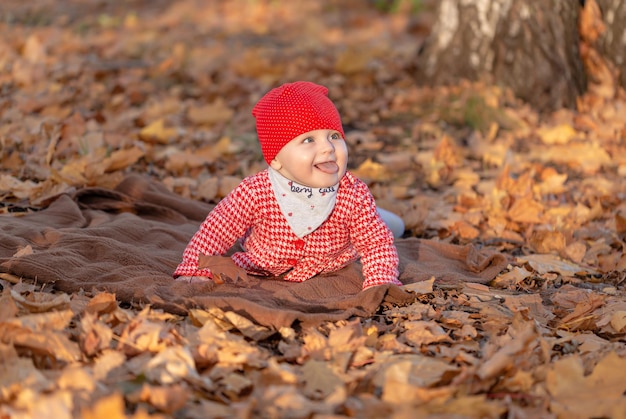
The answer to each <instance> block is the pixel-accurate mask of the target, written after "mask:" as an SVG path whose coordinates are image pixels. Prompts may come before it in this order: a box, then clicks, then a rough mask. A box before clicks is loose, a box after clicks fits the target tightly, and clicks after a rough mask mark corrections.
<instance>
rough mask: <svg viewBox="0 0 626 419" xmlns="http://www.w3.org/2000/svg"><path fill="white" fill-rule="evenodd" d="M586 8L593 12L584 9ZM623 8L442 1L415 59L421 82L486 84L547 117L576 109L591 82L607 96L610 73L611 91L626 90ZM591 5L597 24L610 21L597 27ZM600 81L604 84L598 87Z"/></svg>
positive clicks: (603, 1) (565, 0)
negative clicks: (587, 29)
mask: <svg viewBox="0 0 626 419" xmlns="http://www.w3.org/2000/svg"><path fill="white" fill-rule="evenodd" d="M583 3H592V5H591V6H590V5H585V9H582V8H581V5H582V4H583ZM622 3H623V2H622V1H621V0H598V4H597V5H596V2H595V0H587V1H586V2H584V1H574V0H441V2H440V3H439V7H438V11H437V17H436V18H437V21H436V23H435V25H434V26H433V30H432V32H431V34H430V35H429V37H428V39H427V41H426V42H425V44H424V46H423V47H422V49H421V50H420V53H419V55H418V60H417V74H416V76H417V78H418V81H419V82H423V83H429V84H451V83H455V82H457V81H458V80H459V79H469V80H486V81H487V82H490V83H495V84H499V85H503V86H506V87H509V88H511V89H512V91H513V92H514V93H515V94H516V96H517V97H519V98H521V99H523V100H525V101H526V102H528V103H530V104H531V105H533V106H534V107H536V108H538V109H539V110H545V111H550V110H555V109H558V108H561V107H569V108H573V107H575V106H576V103H577V98H578V97H579V96H581V95H582V94H583V93H584V92H585V90H586V88H587V85H588V81H589V80H590V79H591V82H595V83H596V84H597V85H602V87H603V88H602V89H598V91H601V92H602V95H603V96H606V95H610V90H611V89H610V88H607V87H606V86H607V78H609V74H611V75H612V77H613V79H614V83H613V85H614V86H613V87H614V88H615V87H616V86H617V85H619V84H621V85H622V86H626V71H620V68H624V61H625V57H624V54H625V51H626V35H624V33H625V32H624V22H625V20H626V16H625V15H626V6H624V5H623V4H622ZM592 6H595V7H596V8H597V9H598V10H599V16H598V19H600V23H603V22H605V23H603V24H601V25H600V26H598V25H597V22H596V21H594V20H593V17H594V15H593V14H592V13H591V12H590V11H589V8H590V7H592ZM584 13H586V14H585V15H584V16H583V14H584ZM583 18H587V21H588V26H591V27H593V28H594V30H597V31H598V36H597V37H596V39H594V40H592V41H591V40H586V39H585V36H584V35H585V34H581V32H580V30H581V25H580V23H581V22H582V20H583ZM585 53H586V54H587V56H586V60H585V57H584V55H585ZM581 55H582V56H581ZM607 57H610V60H607V59H606V58H607ZM590 66H591V67H595V68H596V71H595V72H594V70H593V69H590ZM598 71H600V72H599V73H598ZM595 77H599V78H600V79H601V80H599V81H598V80H595V81H594V80H593V78H595ZM613 94H615V92H613Z"/></svg>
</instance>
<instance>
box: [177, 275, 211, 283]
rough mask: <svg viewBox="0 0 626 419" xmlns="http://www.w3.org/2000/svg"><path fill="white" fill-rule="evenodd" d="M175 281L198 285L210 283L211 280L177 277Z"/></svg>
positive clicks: (198, 277)
mask: <svg viewBox="0 0 626 419" xmlns="http://www.w3.org/2000/svg"><path fill="white" fill-rule="evenodd" d="M175 281H180V282H188V283H190V284H199V283H202V282H209V281H211V278H207V277H206V276H179V277H177V278H176V279H175Z"/></svg>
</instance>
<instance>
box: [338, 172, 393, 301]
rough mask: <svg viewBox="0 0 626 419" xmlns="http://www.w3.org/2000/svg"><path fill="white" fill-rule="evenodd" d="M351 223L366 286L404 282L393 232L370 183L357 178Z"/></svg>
mask: <svg viewBox="0 0 626 419" xmlns="http://www.w3.org/2000/svg"><path fill="white" fill-rule="evenodd" d="M353 187H354V189H355V192H356V196H357V197H358V199H356V200H355V201H354V206H353V208H352V209H351V210H352V218H351V223H350V240H351V242H352V244H353V245H354V247H355V249H356V250H357V252H358V253H359V255H360V256H361V263H362V265H363V276H364V277H365V280H364V281H363V289H365V288H369V287H372V286H376V285H382V284H395V285H402V283H401V282H400V281H399V280H398V275H399V273H398V263H399V260H398V252H397V250H396V246H395V244H394V238H393V233H392V232H391V230H390V229H389V228H388V227H387V225H386V224H385V223H384V221H383V220H382V219H381V218H380V215H378V212H377V211H376V203H375V201H374V197H373V196H372V194H371V192H370V191H369V189H368V187H367V185H366V184H365V183H364V182H362V181H360V180H358V179H357V180H356V182H355V183H354V186H353Z"/></svg>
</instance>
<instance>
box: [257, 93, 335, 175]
mask: <svg viewBox="0 0 626 419" xmlns="http://www.w3.org/2000/svg"><path fill="white" fill-rule="evenodd" d="M252 115H254V117H255V118H256V130H257V135H258V137H259V143H261V151H262V152H263V157H265V161H266V162H267V164H270V163H271V162H272V160H274V157H276V155H277V154H278V152H279V151H280V150H281V149H282V148H283V147H284V146H285V144H287V143H288V142H289V141H291V140H293V139H294V138H296V137H297V136H298V135H301V134H304V133H305V132H309V131H313V130H318V129H333V130H336V131H339V133H341V136H342V137H344V139H345V134H344V132H343V127H342V125H341V118H340V117H339V112H337V108H336V107H335V105H334V104H333V102H331V100H330V99H329V98H328V89H327V88H326V87H324V86H320V85H319V84H315V83H311V82H308V81H298V82H295V83H286V84H283V85H282V86H280V87H277V88H275V89H272V90H270V91H269V92H268V93H267V94H266V95H265V96H263V97H262V98H261V100H259V102H258V103H257V104H256V106H255V107H254V109H252Z"/></svg>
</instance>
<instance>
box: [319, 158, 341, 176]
mask: <svg viewBox="0 0 626 419" xmlns="http://www.w3.org/2000/svg"><path fill="white" fill-rule="evenodd" d="M315 167H317V168H318V169H319V170H321V171H322V172H324V173H329V174H332V173H337V172H338V171H339V166H338V165H337V163H336V162H334V161H326V162H324V163H318V164H316V165H315Z"/></svg>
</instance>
